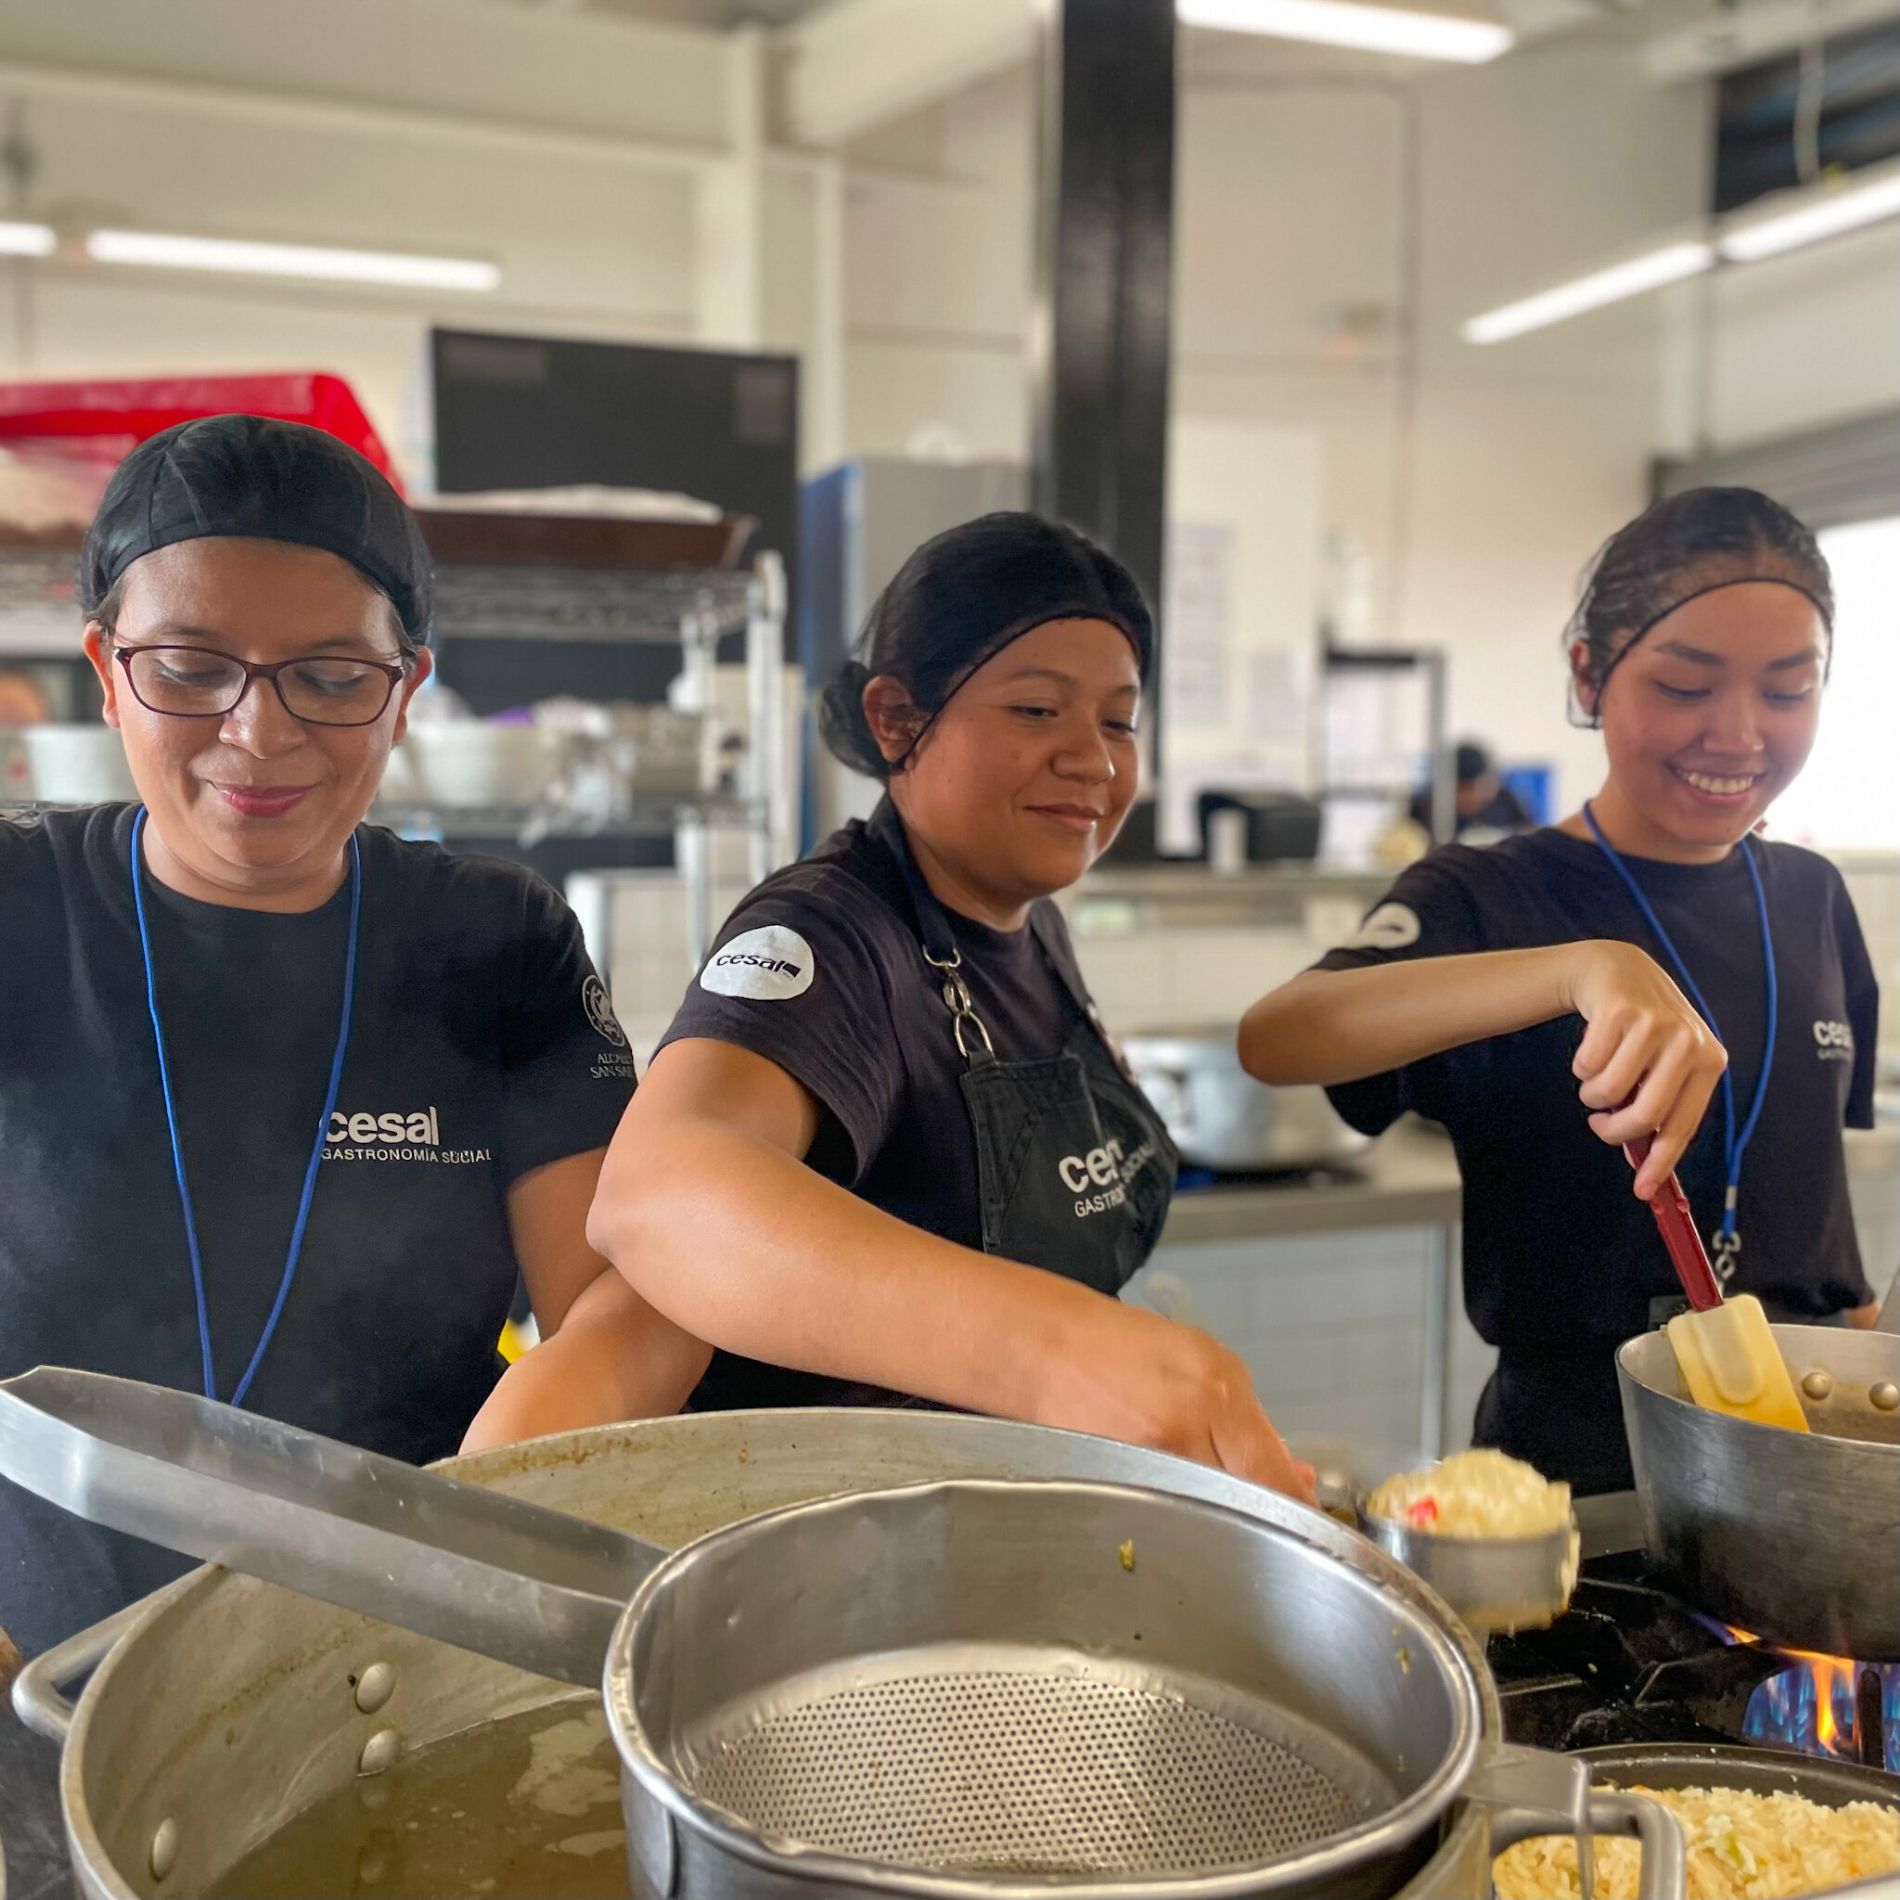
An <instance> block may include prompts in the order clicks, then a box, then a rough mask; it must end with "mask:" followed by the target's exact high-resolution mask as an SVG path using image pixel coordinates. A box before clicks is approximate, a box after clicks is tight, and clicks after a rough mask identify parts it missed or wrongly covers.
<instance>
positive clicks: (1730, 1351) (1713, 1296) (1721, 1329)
mask: <svg viewBox="0 0 1900 1900" xmlns="http://www.w3.org/2000/svg"><path fill="white" fill-rule="evenodd" d="M1623 1152H1624V1153H1625V1154H1626V1155H1628V1157H1629V1160H1630V1165H1631V1166H1632V1167H1637V1168H1640V1167H1641V1166H1642V1165H1643V1163H1644V1162H1645V1161H1646V1160H1648V1158H1649V1138H1648V1137H1647V1136H1644V1137H1643V1138H1642V1139H1640V1140H1637V1141H1632V1142H1629V1143H1627V1144H1626V1145H1625V1147H1624V1150H1623ZM1649 1211H1650V1212H1651V1213H1652V1214H1654V1215H1655V1217H1656V1226H1657V1229H1658V1231H1659V1232H1660V1233H1661V1234H1662V1239H1663V1245H1664V1246H1665V1247H1666V1248H1668V1250H1669V1260H1670V1264H1671V1265H1672V1266H1673V1267H1674V1268H1675V1269H1676V1278H1677V1279H1678V1280H1680V1281H1681V1282H1682V1290H1683V1292H1684V1293H1686V1294H1687V1295H1688V1296H1689V1305H1690V1307H1691V1308H1692V1309H1693V1310H1692V1311H1690V1312H1687V1313H1679V1314H1677V1316H1676V1317H1675V1318H1674V1319H1672V1320H1671V1321H1670V1322H1669V1325H1668V1328H1667V1330H1668V1333H1669V1343H1670V1345H1671V1346H1672V1347H1674V1348H1675V1353H1676V1365H1677V1367H1678V1369H1679V1370H1680V1371H1681V1373H1682V1378H1683V1383H1684V1384H1685V1385H1687V1386H1688V1388H1689V1396H1690V1398H1692V1399H1693V1400H1694V1401H1695V1402H1696V1404H1698V1405H1700V1406H1705V1407H1706V1408H1707V1409H1708V1410H1709V1411H1711V1412H1727V1413H1728V1414H1729V1415H1730V1416H1731V1417H1732V1418H1751V1419H1753V1420H1754V1421H1755V1422H1756V1423H1757V1424H1759V1425H1779V1426H1781V1427H1783V1428H1784V1429H1785V1430H1787V1431H1791V1432H1805V1431H1806V1430H1807V1429H1808V1418H1807V1414H1806V1413H1805V1412H1804V1411H1802V1409H1801V1401H1800V1399H1799V1398H1797V1397H1796V1396H1795V1389H1794V1379H1793V1378H1792V1376H1791V1375H1790V1374H1789V1371H1788V1366H1787V1361H1786V1360H1784V1359H1783V1358H1782V1356H1781V1348H1780V1347H1779V1346H1777V1345H1776V1344H1775V1336H1774V1334H1773V1332H1771V1331H1770V1330H1769V1326H1768V1315H1767V1314H1766V1313H1764V1312H1763V1311H1762V1308H1761V1301H1760V1300H1758V1299H1756V1297H1755V1296H1754V1294H1752V1293H1738V1294H1736V1296H1735V1297H1734V1298H1733V1299H1732V1300H1726V1299H1724V1298H1723V1297H1722V1283H1721V1281H1719V1280H1718V1279H1717V1278H1716V1277H1715V1269H1714V1268H1713V1267H1711V1266H1710V1265H1709V1256H1708V1252H1707V1250H1706V1249H1705V1248H1704V1247H1703V1245H1702V1236H1701V1235H1700V1234H1699V1233H1697V1232H1696V1225H1695V1217H1694V1215H1693V1214H1691V1213H1690V1211H1689V1197H1688V1196H1687V1195H1686V1194H1684V1193H1683V1191H1682V1183H1681V1182H1680V1181H1678V1180H1677V1179H1676V1177H1675V1176H1674V1175H1673V1174H1672V1175H1670V1177H1669V1179H1668V1180H1666V1181H1665V1182H1664V1183H1663V1184H1662V1186H1661V1188H1659V1189H1658V1190H1657V1193H1656V1197H1655V1199H1654V1200H1652V1201H1651V1202H1650V1204H1649Z"/></svg>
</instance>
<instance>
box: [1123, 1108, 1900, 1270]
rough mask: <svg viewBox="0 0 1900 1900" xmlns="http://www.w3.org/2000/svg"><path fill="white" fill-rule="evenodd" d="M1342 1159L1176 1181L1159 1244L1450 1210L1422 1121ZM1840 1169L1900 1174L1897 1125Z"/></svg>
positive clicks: (1446, 1183) (1450, 1217)
mask: <svg viewBox="0 0 1900 1900" xmlns="http://www.w3.org/2000/svg"><path fill="white" fill-rule="evenodd" d="M1350 1165H1351V1172H1350V1173H1349V1174H1347V1173H1342V1174H1337V1175H1318V1176H1313V1177H1311V1178H1310V1179H1308V1180H1306V1181H1293V1182H1287V1181H1274V1182H1270V1183H1253V1182H1240V1183H1236V1182H1231V1181H1222V1182H1217V1183H1216V1184H1214V1185H1212V1186H1209V1187H1190V1188H1184V1189H1183V1190H1182V1191H1181V1192H1180V1193H1178V1194H1177V1195H1176V1196H1175V1199H1174V1206H1173V1207H1172V1209H1171V1210H1170V1211H1169V1214H1168V1224H1167V1226H1166V1228H1165V1229H1164V1230H1163V1231H1162V1235H1161V1240H1162V1244H1163V1245H1164V1246H1191V1245H1193V1244H1194V1243H1195V1242H1197V1241H1233V1240H1288V1239H1293V1238H1296V1237H1298V1236H1301V1235H1306V1234H1338V1233H1347V1232H1350V1231H1352V1230H1354V1229H1356V1228H1366V1227H1445V1226H1450V1225H1451V1224H1452V1223H1454V1222H1455V1221H1456V1220H1457V1219H1458V1218H1459V1213H1460V1204H1461V1189H1460V1185H1459V1179H1458V1163H1457V1160H1456V1159H1455V1158H1454V1156H1453V1154H1452V1150H1451V1142H1450V1141H1449V1140H1448V1139H1447V1138H1446V1137H1445V1136H1444V1135H1441V1134H1439V1133H1438V1132H1437V1131H1436V1130H1435V1129H1432V1128H1430V1127H1427V1126H1426V1125H1425V1124H1424V1123H1423V1122H1418V1121H1411V1120H1407V1121H1402V1122H1400V1123H1399V1124H1398V1125H1397V1126H1396V1127H1394V1128H1392V1129H1390V1130H1388V1131H1387V1132H1386V1133H1385V1134H1384V1135H1382V1136H1380V1138H1379V1139H1378V1140H1377V1141H1375V1142H1374V1143H1373V1144H1372V1146H1371V1147H1370V1148H1368V1149H1366V1150H1365V1151H1364V1152H1363V1153H1361V1154H1360V1155H1358V1156H1356V1157H1355V1158H1354V1160H1353V1161H1352V1163H1351V1164H1350ZM1847 1171H1848V1173H1849V1174H1850V1175H1876V1174H1881V1173H1886V1174H1894V1173H1896V1172H1900V1127H1881V1128H1871V1129H1863V1128H1850V1129H1848V1130H1847Z"/></svg>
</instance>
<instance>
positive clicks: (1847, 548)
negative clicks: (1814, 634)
mask: <svg viewBox="0 0 1900 1900" xmlns="http://www.w3.org/2000/svg"><path fill="white" fill-rule="evenodd" d="M1821 546H1822V548H1823V550H1824V551H1825V552H1826V554H1827V558H1828V562H1829V565H1830V566H1831V567H1832V568H1833V570H1834V599H1835V624H1834V664H1833V670H1832V673H1831V674H1830V676H1829V679H1828V685H1827V695H1826V697H1825V699H1824V700H1823V701H1822V704H1821V735H1820V737H1819V739H1817V740H1816V742H1815V746H1814V752H1813V755H1812V756H1811V757H1810V758H1809V760H1808V765H1807V770H1806V771H1804V772H1803V773H1802V774H1801V776H1800V777H1799V778H1798V779H1797V780H1796V781H1795V782H1794V784H1793V785H1792V786H1790V787H1789V789H1788V790H1787V791H1786V792H1785V793H1783V794H1782V796H1781V798H1780V799H1779V800H1777V801H1776V804H1775V809H1774V812H1773V813H1772V815H1771V823H1772V825H1773V828H1774V830H1775V832H1776V833H1777V834H1778V835H1779V836H1781V837H1784V838H1791V839H1794V840H1796V841H1797V842H1799V843H1802V844H1812V845H1819V846H1825V847H1828V848H1830V849H1840V850H1854V849H1860V850H1900V739H1897V737H1896V735H1897V734H1900V516H1894V517H1893V518H1891V519H1889V520H1885V521H1862V522H1856V523H1855V524H1854V525H1853V526H1851V527H1844V528H1831V529H1829V530H1828V531H1827V532H1826V533H1824V534H1823V535H1822V536H1821Z"/></svg>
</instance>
